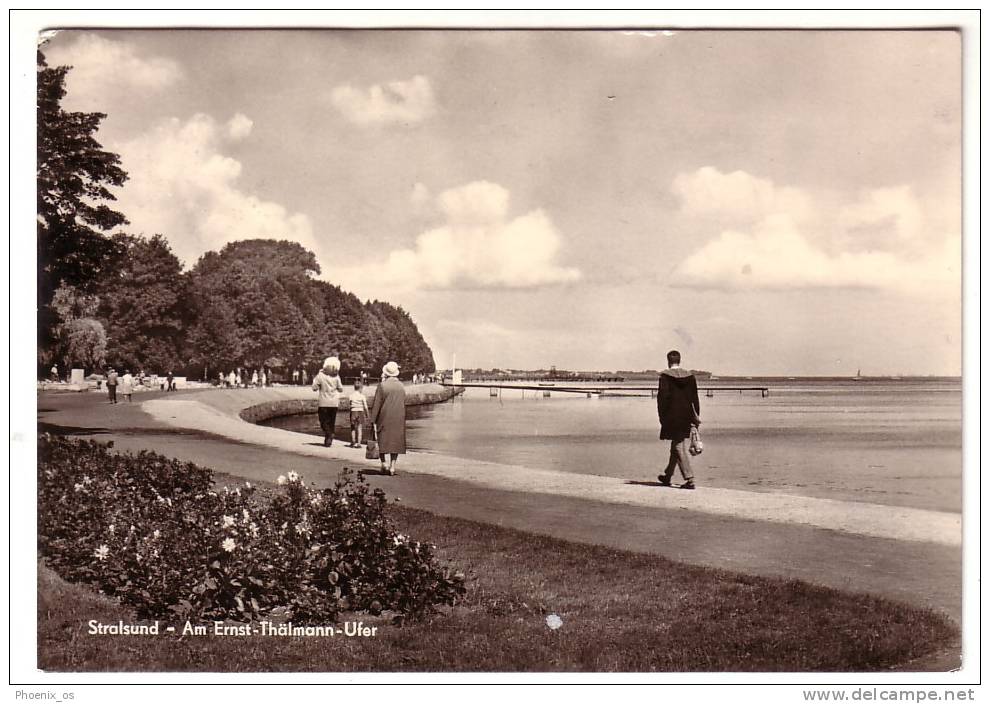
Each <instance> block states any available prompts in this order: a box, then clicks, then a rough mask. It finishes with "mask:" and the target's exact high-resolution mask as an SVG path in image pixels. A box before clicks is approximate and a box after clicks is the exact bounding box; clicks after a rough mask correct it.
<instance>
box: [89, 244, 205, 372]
mask: <svg viewBox="0 0 990 704" xmlns="http://www.w3.org/2000/svg"><path fill="white" fill-rule="evenodd" d="M114 241H115V243H116V244H117V245H119V246H120V247H121V249H122V250H123V251H124V255H123V256H122V257H121V259H120V260H119V264H118V266H117V267H116V268H115V269H114V271H113V272H111V273H109V274H108V275H107V277H106V278H105V279H104V280H103V281H102V282H101V284H100V285H99V287H98V289H97V291H98V293H99V309H98V312H97V317H98V318H99V319H100V320H101V321H102V322H103V324H104V327H105V328H106V330H107V334H108V341H107V344H108V347H109V350H110V356H111V361H112V362H113V363H115V364H119V365H121V366H125V367H130V368H134V369H147V370H150V371H155V372H159V373H162V374H164V373H166V372H169V371H172V370H175V369H179V368H182V367H183V366H184V363H183V346H184V343H185V328H186V321H187V320H188V318H189V284H188V279H187V276H186V275H185V274H183V272H182V263H181V262H180V261H179V259H178V258H177V257H176V256H175V254H173V252H172V249H171V247H169V245H168V241H167V240H166V239H165V238H164V237H162V236H161V235H155V236H153V237H151V238H150V239H145V238H143V237H135V236H132V235H124V234H120V235H116V236H115V237H114Z"/></svg>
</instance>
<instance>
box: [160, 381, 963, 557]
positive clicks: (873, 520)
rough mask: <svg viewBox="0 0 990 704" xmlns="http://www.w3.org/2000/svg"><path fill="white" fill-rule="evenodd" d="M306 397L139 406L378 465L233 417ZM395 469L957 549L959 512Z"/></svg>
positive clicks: (417, 464) (566, 478) (237, 436)
mask: <svg viewBox="0 0 990 704" xmlns="http://www.w3.org/2000/svg"><path fill="white" fill-rule="evenodd" d="M437 388H439V387H437ZM312 395H313V394H312V393H309V392H308V390H307V389H299V388H291V387H290V388H287V389H259V390H252V389H247V390H231V391H218V392H216V393H213V394H205V395H201V396H200V397H199V398H196V399H188V400H186V399H179V398H164V399H156V400H150V401H146V402H145V403H144V404H143V407H144V410H145V411H146V412H147V413H149V414H150V415H151V416H152V417H154V418H156V419H157V420H160V421H162V422H163V423H167V424H169V425H173V426H175V427H177V428H184V429H196V430H201V431H206V432H209V433H213V434H215V435H220V436H223V437H226V438H230V439H231V440H237V441H238V442H246V443H253V444H257V445H264V446H266V447H270V448H277V449H280V450H284V451H286V452H293V453H296V454H300V455H308V456H312V457H324V458H333V459H337V460H341V461H346V462H348V463H350V464H352V465H355V466H366V467H369V468H372V467H377V466H378V462H377V461H375V460H366V459H365V458H364V451H363V449H354V448H349V447H347V446H346V445H344V444H342V443H335V444H334V445H333V446H332V447H330V448H325V447H323V446H322V445H321V444H319V443H314V442H313V437H314V436H312V435H308V434H305V433H295V432H291V431H288V430H281V429H278V428H267V427H263V426H258V425H254V424H252V423H248V422H247V421H244V420H242V419H241V418H240V415H239V414H240V412H241V411H242V410H244V409H246V408H249V407H251V406H252V405H255V404H260V403H266V402H271V401H272V400H280V399H284V400H293V399H297V398H311V397H312ZM399 467H400V471H402V472H409V473H415V474H429V475H433V476H437V477H443V478H446V479H456V480H459V481H465V482H471V483H472V484H477V485H480V486H483V487H486V488H489V489H497V490H501V491H520V492H526V493H532V494H552V495H556V496H567V497H572V498H577V499H587V500H591V501H600V502H604V503H610V504H621V505H625V506H642V507H647V508H658V509H660V508H662V509H687V510H689V511H697V512H700V513H708V514H715V515H720V516H731V517H734V518H743V519H749V520H756V521H771V522H774V523H790V524H799V525H806V526H812V527H815V528H824V529H827V530H837V531H841V532H844V533H853V534H855V535H867V536H872V537H877V538H892V539H894V540H909V541H915V542H927V543H936V544H939V545H947V546H958V545H960V543H961V531H962V526H961V516H960V515H959V514H958V513H948V512H942V511H929V510H924V509H916V508H905V507H898V506H886V505H880V504H870V503H861V502H851V501H837V500H834V499H822V498H812V497H806V496H794V495H791V494H770V493H766V492H751V491H739V490H734V489H716V488H710V487H699V488H698V489H697V490H695V491H693V492H691V491H676V490H662V491H661V490H659V489H658V488H657V487H655V486H649V485H644V483H638V484H633V483H630V482H628V481H627V480H623V479H618V478H615V477H605V476H596V475H585V474H574V473H568V472H556V471H552V470H544V469H532V468H528V467H520V466H514V465H505V464H497V463H494V462H479V461H477V460H467V459H462V458H456V457H447V456H444V455H437V454H430V453H409V454H407V455H406V456H405V457H403V458H402V459H401V460H400V462H399Z"/></svg>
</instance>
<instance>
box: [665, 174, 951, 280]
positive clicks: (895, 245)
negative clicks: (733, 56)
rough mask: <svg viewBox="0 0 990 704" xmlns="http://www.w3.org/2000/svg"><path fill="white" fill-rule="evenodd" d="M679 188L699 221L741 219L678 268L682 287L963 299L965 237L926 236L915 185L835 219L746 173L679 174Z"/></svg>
mask: <svg viewBox="0 0 990 704" xmlns="http://www.w3.org/2000/svg"><path fill="white" fill-rule="evenodd" d="M718 186H724V187H725V189H726V192H720V188H718ZM672 190H673V191H674V192H675V193H676V194H677V195H678V196H680V197H681V199H682V202H683V207H684V210H685V212H687V213H689V214H691V215H706V214H714V215H718V216H720V217H723V218H729V219H732V220H734V224H733V225H732V226H728V227H724V228H722V229H721V231H720V234H719V235H718V236H717V237H715V238H714V239H712V240H710V241H708V242H707V243H706V244H704V245H703V246H702V247H701V248H700V249H699V250H697V251H696V252H694V253H692V254H691V255H690V256H688V257H687V258H686V259H685V260H684V261H682V262H681V263H680V264H679V265H678V266H677V268H676V269H675V272H674V276H673V283H674V285H677V286H685V287H694V288H719V289H794V288H872V289H886V290H892V291H899V292H901V293H914V294H934V293H939V294H943V295H956V294H957V293H958V286H959V281H960V272H961V262H960V252H961V250H960V246H961V238H960V237H959V236H958V235H954V234H951V233H949V234H945V233H938V234H934V235H932V234H931V233H926V232H925V225H924V214H923V212H922V209H921V207H920V205H919V204H918V201H917V199H916V198H915V196H914V195H913V193H912V190H911V189H910V188H909V187H907V186H899V187H892V188H881V189H875V190H869V191H865V192H863V193H861V194H860V196H859V198H858V200H857V201H855V202H852V203H848V204H843V205H842V206H841V207H839V209H838V213H837V215H836V216H834V217H831V218H830V217H829V216H828V215H827V214H824V213H823V212H822V209H815V208H814V203H813V199H812V198H811V197H810V195H809V194H807V193H805V192H803V191H801V190H799V189H795V188H780V187H777V186H775V185H774V184H773V183H772V182H770V181H766V180H764V179H758V178H755V177H752V176H750V175H748V174H746V173H744V172H735V173H733V174H721V173H719V172H718V171H717V170H715V169H711V168H709V167H706V168H705V169H700V170H699V171H698V172H695V173H694V174H682V175H679V176H678V177H677V178H676V179H675V181H674V184H673V187H672ZM746 194H748V198H747V197H746ZM812 216H814V222H813V223H811V222H809V220H810V219H811V217H812ZM919 254H921V255H923V256H919Z"/></svg>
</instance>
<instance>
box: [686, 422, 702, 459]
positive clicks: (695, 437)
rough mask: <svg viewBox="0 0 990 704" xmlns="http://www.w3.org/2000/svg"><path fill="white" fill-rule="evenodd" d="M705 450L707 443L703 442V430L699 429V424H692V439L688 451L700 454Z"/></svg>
mask: <svg viewBox="0 0 990 704" xmlns="http://www.w3.org/2000/svg"><path fill="white" fill-rule="evenodd" d="M704 451H705V444H704V443H703V442H701V431H700V430H698V426H696V425H692V426H691V440H690V444H689V445H688V452H690V453H691V454H692V455H700V454H701V453H702V452H704Z"/></svg>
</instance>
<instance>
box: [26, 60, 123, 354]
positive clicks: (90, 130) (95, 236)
mask: <svg viewBox="0 0 990 704" xmlns="http://www.w3.org/2000/svg"><path fill="white" fill-rule="evenodd" d="M69 69H70V67H69V66H58V67H55V68H50V67H49V66H48V64H47V62H46V61H45V56H44V54H42V53H41V52H40V51H39V52H38V106H37V107H38V167H37V180H38V328H39V340H38V342H39V348H40V349H44V348H46V347H47V346H48V345H50V344H51V343H52V341H53V340H52V334H53V332H54V328H55V327H56V326H57V325H58V323H59V320H58V314H57V312H56V311H55V310H54V309H53V308H52V306H51V303H52V299H53V297H54V295H55V291H56V290H57V289H58V288H59V286H61V285H63V284H68V285H71V286H73V287H75V288H77V289H79V290H80V291H83V292H88V291H89V290H91V289H92V288H93V286H94V285H95V284H96V282H98V281H99V280H100V279H101V278H102V277H103V276H104V274H105V272H106V271H107V269H108V268H112V266H113V263H114V262H115V261H116V259H117V257H119V255H120V248H119V246H118V245H117V244H116V243H114V241H113V240H112V239H110V238H109V237H108V236H107V235H106V234H105V233H106V232H108V231H110V230H111V229H112V228H114V227H117V226H120V225H123V224H126V222H127V220H126V218H125V217H124V216H123V215H122V214H121V213H118V212H117V211H115V210H112V209H111V208H110V207H109V206H108V205H107V203H108V202H110V201H113V200H116V198H115V197H114V195H113V193H111V192H110V190H109V188H108V187H109V186H120V185H121V184H123V183H124V181H125V180H126V179H127V174H126V173H125V172H124V170H123V169H121V168H120V157H119V156H117V155H116V154H113V153H112V152H108V151H105V150H104V149H103V147H102V145H100V143H99V142H98V141H97V140H96V138H95V136H94V135H95V133H96V131H97V130H98V129H99V126H100V123H101V122H102V121H103V119H104V118H105V117H106V115H105V114H103V113H98V112H94V113H84V112H67V111H65V110H63V109H62V106H61V101H62V98H63V97H65V76H66V73H67V72H68V71H69Z"/></svg>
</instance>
